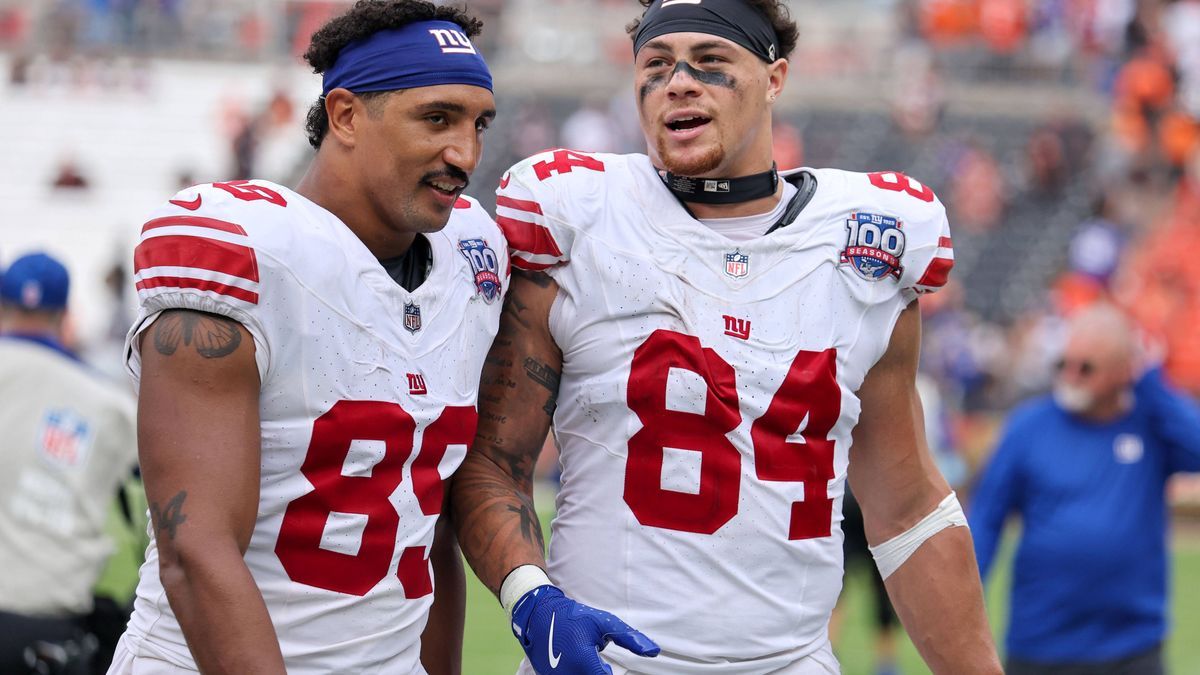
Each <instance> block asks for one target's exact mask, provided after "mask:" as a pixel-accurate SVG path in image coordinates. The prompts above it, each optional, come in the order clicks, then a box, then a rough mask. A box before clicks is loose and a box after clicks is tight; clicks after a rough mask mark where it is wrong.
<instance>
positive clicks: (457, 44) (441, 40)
mask: <svg viewBox="0 0 1200 675" xmlns="http://www.w3.org/2000/svg"><path fill="white" fill-rule="evenodd" d="M429 34H430V35H432V36H433V37H435V38H437V41H438V46H439V47H441V48H442V53H443V54H474V53H475V46H474V45H472V44H471V40H470V38H468V37H467V36H466V35H465V34H464V33H462V32H461V31H457V30H449V29H446V28H430V29H429Z"/></svg>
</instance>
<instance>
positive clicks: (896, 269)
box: [842, 213, 904, 281]
mask: <svg viewBox="0 0 1200 675" xmlns="http://www.w3.org/2000/svg"><path fill="white" fill-rule="evenodd" d="M900 228H901V223H900V221H899V220H897V219H896V218H893V217H892V216H880V215H876V214H874V213H851V214H850V218H849V219H848V220H846V231H847V237H846V248H845V250H843V251H842V264H845V265H849V266H850V268H851V269H853V270H854V271H855V272H857V273H858V276H860V277H862V278H864V279H866V280H867V281H879V280H880V279H886V278H887V277H895V278H896V279H899V278H900V274H901V272H903V271H904V268H903V267H901V266H900V257H901V256H902V255H904V232H903V230H901V229H900Z"/></svg>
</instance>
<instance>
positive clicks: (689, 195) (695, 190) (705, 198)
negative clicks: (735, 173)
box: [662, 164, 779, 204]
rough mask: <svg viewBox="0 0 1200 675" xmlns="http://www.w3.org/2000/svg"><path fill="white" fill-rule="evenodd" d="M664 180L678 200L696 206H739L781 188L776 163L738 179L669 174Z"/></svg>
mask: <svg viewBox="0 0 1200 675" xmlns="http://www.w3.org/2000/svg"><path fill="white" fill-rule="evenodd" d="M662 179H663V183H666V185H667V189H668V190H670V191H671V193H672V194H674V195H675V198H676V199H678V200H679V201H681V202H694V203H696V204H740V203H742V202H749V201H753V200H755V199H762V198H763V197H770V196H771V195H773V194H775V189H776V188H777V187H779V171H777V170H776V168H775V165H774V164H772V165H771V170H770V171H764V172H763V173H756V174H753V175H751V176H741V177H738V178H689V177H687V176H676V175H675V174H673V173H671V172H670V171H668V172H666V174H665V175H663V177H662Z"/></svg>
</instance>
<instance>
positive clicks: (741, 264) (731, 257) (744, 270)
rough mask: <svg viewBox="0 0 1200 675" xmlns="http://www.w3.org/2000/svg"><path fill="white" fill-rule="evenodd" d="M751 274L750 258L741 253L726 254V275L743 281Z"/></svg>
mask: <svg viewBox="0 0 1200 675" xmlns="http://www.w3.org/2000/svg"><path fill="white" fill-rule="evenodd" d="M749 273H750V256H748V255H746V254H745V253H742V252H741V251H734V252H733V253H726V254H725V274H728V275H729V276H731V277H733V278H734V279H741V278H742V277H744V276H746V275H747V274H749Z"/></svg>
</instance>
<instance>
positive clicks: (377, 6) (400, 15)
mask: <svg viewBox="0 0 1200 675" xmlns="http://www.w3.org/2000/svg"><path fill="white" fill-rule="evenodd" d="M417 21H449V22H451V23H456V24H458V25H459V26H461V27H462V29H463V32H464V33H466V34H467V37H475V36H476V35H479V31H480V30H482V29H483V22H482V21H480V20H479V19H477V18H475V17H473V16H471V15H470V14H468V13H467V11H466V10H465V9H459V8H456V7H441V6H438V5H435V4H433V3H432V2H426V1H425V0H358V2H356V3H354V7H352V8H350V11H348V12H346V13H345V14H342V15H341V16H339V17H337V18H335V19H332V20H331V21H330V22H329V23H327V24H325V25H324V26H321V28H320V29H318V30H317V32H315V33H313V36H312V42H311V43H310V44H309V45H308V51H306V52H304V60H305V61H307V62H308V65H310V66H312V69H313V72H314V73H317V74H318V75H319V74H321V73H324V72H325V71H327V70H329V69H330V68H332V67H333V64H334V63H336V62H337V58H338V54H340V53H341V52H342V49H344V48H345V47H346V45H348V44H350V43H351V42H355V41H357V40H362V39H364V38H367V37H370V36H371V35H374V34H375V33H378V32H379V31H381V30H391V29H394V28H403V27H404V26H407V25H408V24H410V23H415V22H417ZM389 93H391V92H386V91H379V92H365V93H362V94H359V95H358V96H359V98H362V99H364V100H367V101H369V100H371V99H374V98H376V97H379V96H382V95H385V94H389ZM304 130H305V133H306V134H307V136H308V142H309V144H310V145H312V146H313V147H314V148H320V147H321V141H323V140H325V134H326V133H327V132H328V131H329V115H328V113H326V112H325V97H324V96H322V97H320V98H318V99H317V101H316V102H315V103H313V105H312V107H311V108H309V109H308V117H307V119H306V120H305V124H304Z"/></svg>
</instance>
